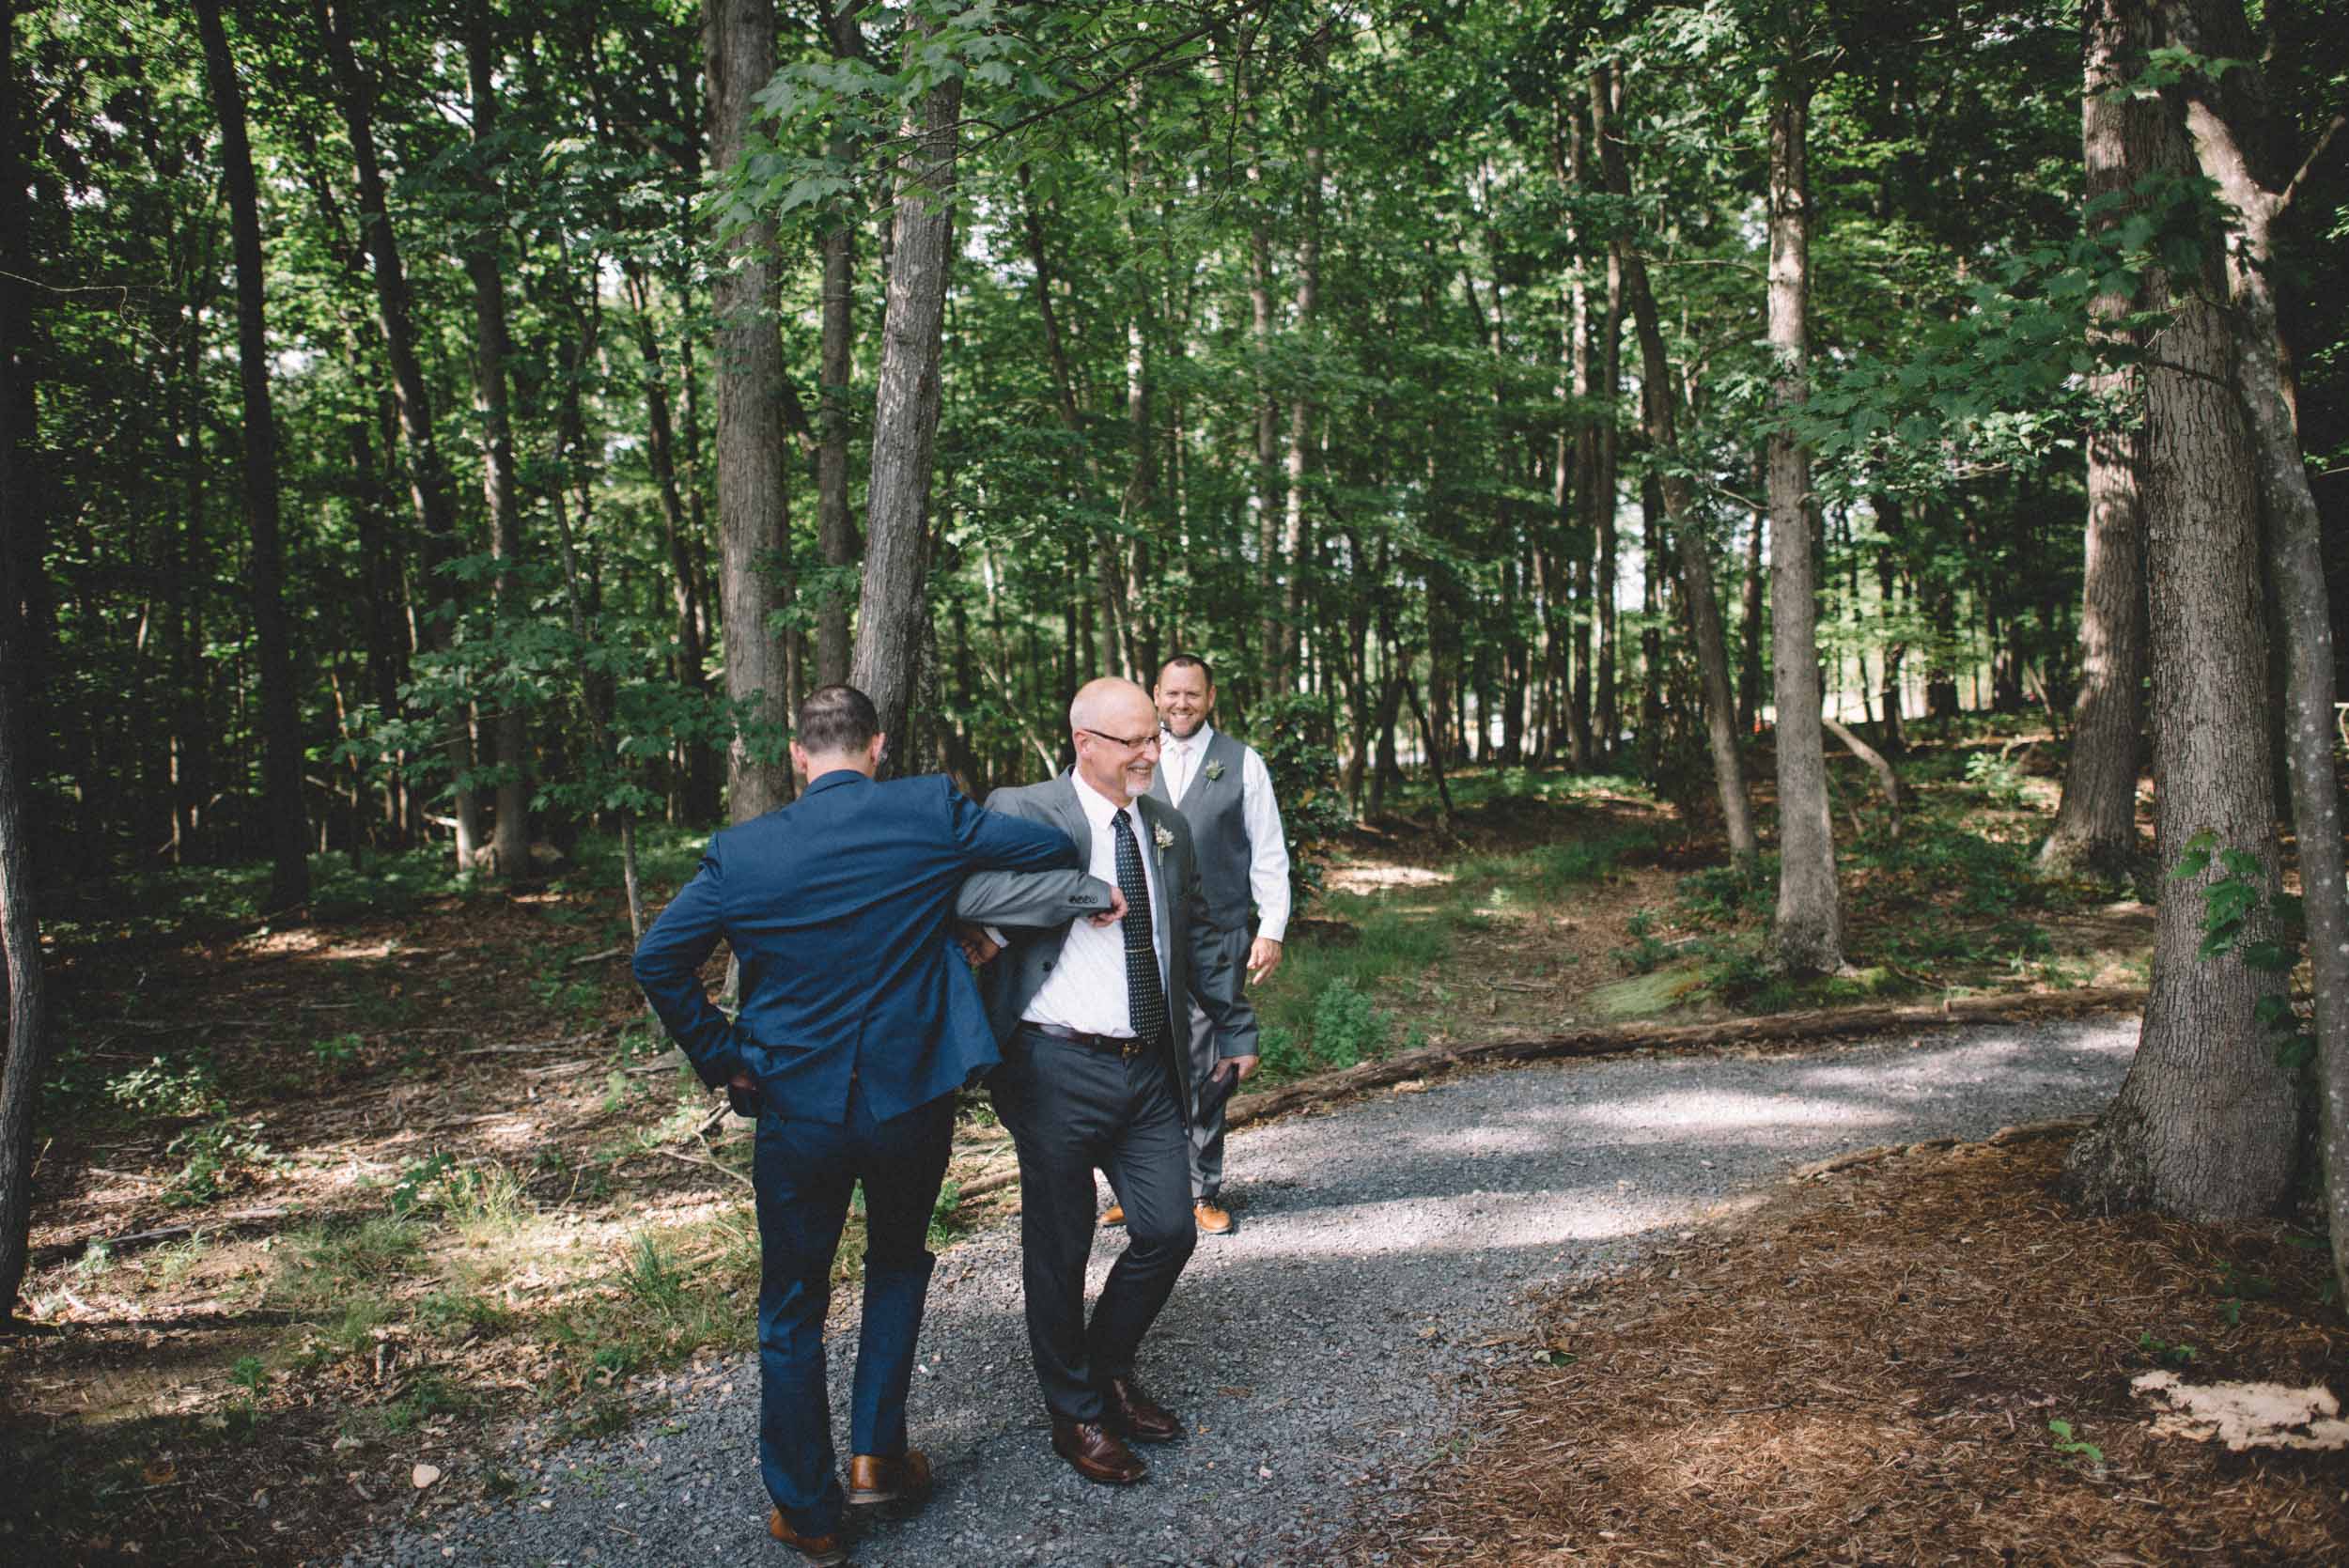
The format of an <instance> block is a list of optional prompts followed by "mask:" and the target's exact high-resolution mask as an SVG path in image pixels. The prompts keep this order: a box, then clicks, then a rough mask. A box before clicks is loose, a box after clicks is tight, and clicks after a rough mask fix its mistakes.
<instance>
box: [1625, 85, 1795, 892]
mask: <svg viewBox="0 0 2349 1568" xmlns="http://www.w3.org/2000/svg"><path fill="white" fill-rule="evenodd" d="M1612 77H1613V72H1612V71H1611V70H1608V69H1606V68H1601V69H1600V70H1596V71H1595V72H1593V73H1592V76H1591V126H1592V132H1593V134H1594V138H1595V140H1596V141H1597V143H1598V148H1599V165H1600V168H1601V170H1602V171H1603V172H1604V175H1605V178H1606V181H1607V189H1608V190H1609V191H1610V192H1611V193H1612V194H1614V195H1615V196H1616V197H1617V198H1619V199H1621V200H1624V201H1628V200H1629V199H1630V196H1631V171H1630V166H1629V164H1628V163H1627V161H1626V158H1625V156H1624V149H1623V144H1622V143H1621V142H1620V141H1618V140H1617V139H1616V137H1615V132H1614V116H1615V114H1616V112H1617V109H1616V103H1615V87H1614V85H1613V82H1612ZM1614 248H1615V254H1616V255H1617V256H1619V257H1620V258H1621V260H1622V263H1623V279H1624V297H1625V299H1626V302H1627V303H1629V304H1630V306H1631V319H1632V326H1633V329H1634V330H1635V331H1636V332H1637V333H1638V334H1639V339H1640V404H1641V416H1642V419H1643V422H1644V424H1645V426H1646V428H1647V438H1648V443H1649V445H1650V446H1651V447H1652V448H1653V449H1654V450H1655V451H1656V452H1657V453H1659V454H1669V453H1671V452H1672V451H1674V450H1675V449H1676V448H1677V447H1678V445H1679V441H1680V438H1679V429H1678V425H1679V415H1678V411H1677V410H1676V409H1675V407H1674V403H1673V397H1674V394H1673V392H1672V367H1671V365H1670V364H1669V363H1668V362H1667V361H1666V358H1665V354H1664V333H1663V328H1662V327H1661V326H1660V325H1659V324H1658V323H1657V314H1656V296H1655V293H1654V292H1653V291H1652V290H1651V289H1650V288H1649V287H1648V281H1647V262H1646V260H1645V258H1644V257H1642V256H1641V254H1640V251H1639V248H1638V246H1637V245H1635V244H1634V243H1633V242H1632V236H1631V235H1630V234H1629V233H1627V232H1618V233H1617V234H1616V236H1615V239H1614ZM1663 503H1664V512H1665V515H1666V516H1667V518H1668V519H1669V520H1670V521H1671V527H1672V534H1673V536H1674V537H1675V539H1676V540H1677V542H1678V544H1679V547H1680V577H1681V582H1682V585H1683V587H1684V588H1685V590H1686V592H1687V594H1688V623H1689V626H1690V629H1692V630H1693V631H1694V632H1695V634H1696V645H1697V646H1696V652H1697V669H1698V672H1699V674H1700V675H1702V677H1703V684H1704V708H1705V712H1704V728H1705V737H1706V740H1707V741H1708V743H1709V745H1710V748H1711V751H1712V753H1713V784H1714V787H1715V789H1716V790H1717V791H1718V792H1719V797H1720V802H1721V820H1722V824H1723V826H1724V827H1725V828H1726V829H1727V831H1728V834H1729V853H1730V858H1731V860H1733V861H1734V862H1735V863H1736V865H1737V867H1738V868H1739V869H1740V870H1741V871H1744V872H1746V873H1747V874H1749V875H1750V874H1751V873H1752V872H1753V871H1755V870H1756V869H1757V868H1758V867H1759V866H1760V864H1761V860H1762V846H1761V842H1760V841H1759V840H1758V839H1757V838H1756V837H1755V835H1754V831H1753V808H1752V806H1751V804H1750V802H1749V801H1748V800H1747V799H1746V774H1745V761H1744V759H1743V758H1742V757H1741V756H1740V755H1739V754H1738V751H1737V729H1736V713H1737V708H1736V698H1735V694H1734V693H1733V692H1732V691H1731V690H1730V684H1729V652H1728V647H1727V644H1725V643H1724V642H1723V640H1722V636H1721V609H1720V600H1719V596H1718V595H1717V594H1716V593H1715V591H1714V587H1713V563H1712V560H1711V558H1710V557H1709V556H1708V555H1707V553H1706V545H1705V539H1704V528H1703V522H1702V521H1701V520H1700V519H1699V518H1698V517H1697V515H1696V499H1695V496H1694V494H1693V493H1692V491H1691V489H1690V486H1689V482H1688V476H1687V475H1686V474H1682V473H1680V472H1678V470H1677V469H1672V470H1669V471H1668V472H1667V473H1666V474H1665V475H1664V477H1663ZM1650 570H1651V575H1653V568H1652V567H1651V568H1650ZM1652 663H1653V661H1652V660H1651V664H1652ZM1655 678H1656V677H1655V675H1654V673H1653V670H1652V669H1651V673H1650V675H1649V680H1650V683H1651V685H1652V684H1653V682H1654V680H1655ZM1651 730H1652V726H1651ZM1652 743H1653V741H1652V737H1642V744H1643V745H1645V744H1652Z"/></svg>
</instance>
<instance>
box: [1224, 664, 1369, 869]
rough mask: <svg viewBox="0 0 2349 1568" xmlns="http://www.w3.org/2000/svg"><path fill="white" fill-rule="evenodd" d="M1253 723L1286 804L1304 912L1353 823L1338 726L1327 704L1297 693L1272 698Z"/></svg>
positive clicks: (1285, 827)
mask: <svg viewBox="0 0 2349 1568" xmlns="http://www.w3.org/2000/svg"><path fill="white" fill-rule="evenodd" d="M1250 720H1251V723H1250V727H1251V729H1252V732H1253V734H1254V737H1255V741H1254V744H1255V747H1256V750H1257V751H1258V752H1259V753H1262V754H1263V756H1264V760H1265V768H1266V770H1267V771H1268V772H1269V773H1270V774H1271V775H1272V797H1273V799H1274V800H1277V801H1279V802H1280V805H1281V831H1282V834H1283V837H1285V838H1286V839H1287V840H1288V851H1289V893H1290V895H1291V898H1292V900H1293V902H1294V904H1295V907H1296V908H1298V909H1300V910H1301V909H1303V908H1305V907H1306V906H1307V905H1308V904H1310V903H1312V902H1313V900H1314V899H1315V897H1317V896H1318V895H1319V894H1320V893H1321V890H1322V887H1323V885H1324V884H1325V882H1326V881H1327V879H1328V870H1329V862H1330V851H1331V849H1332V847H1333V846H1334V845H1335V844H1336V841H1337V837H1338V835H1339V834H1340V833H1342V832H1344V831H1346V829H1348V828H1350V827H1352V826H1353V823H1354V814H1353V812H1352V811H1351V810H1350V809H1349V808H1348V807H1347V805H1346V794H1345V791H1344V790H1343V789H1342V788H1340V787H1339V784H1338V753H1337V747H1336V743H1335V741H1334V739H1333V737H1334V735H1335V733H1336V723H1335V721H1334V720H1333V719H1332V717H1331V715H1330V705H1329V704H1328V703H1326V702H1323V701H1322V700H1321V699H1319V698H1317V697H1309V696H1304V695H1301V694H1298V693H1289V694H1285V695H1282V696H1275V697H1268V698H1267V699H1266V700H1265V701H1264V702H1263V703H1261V704H1259V705H1258V706H1257V707H1256V708H1255V710H1254V712H1253V713H1252V715H1251V716H1250Z"/></svg>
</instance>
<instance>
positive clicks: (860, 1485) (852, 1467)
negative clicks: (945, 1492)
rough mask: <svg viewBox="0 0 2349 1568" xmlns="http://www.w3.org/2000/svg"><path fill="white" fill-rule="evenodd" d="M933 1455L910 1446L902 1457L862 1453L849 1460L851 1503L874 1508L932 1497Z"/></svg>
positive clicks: (855, 1505)
mask: <svg viewBox="0 0 2349 1568" xmlns="http://www.w3.org/2000/svg"><path fill="white" fill-rule="evenodd" d="M929 1495H930V1458H929V1455H928V1454H926V1453H924V1452H922V1451H921V1450H920V1449H908V1450H906V1452H905V1457H904V1458H902V1459H889V1458H884V1457H882V1456H881V1455H879V1454H877V1453H860V1454H858V1455H856V1456H855V1457H854V1458H852V1459H850V1460H849V1461H848V1506H849V1507H850V1508H870V1507H873V1506H874V1505H876V1504H879V1503H885V1502H902V1503H911V1504H913V1505H914V1506H916V1507H919V1506H920V1505H921V1504H923V1503H925V1502H926V1501H928V1500H929Z"/></svg>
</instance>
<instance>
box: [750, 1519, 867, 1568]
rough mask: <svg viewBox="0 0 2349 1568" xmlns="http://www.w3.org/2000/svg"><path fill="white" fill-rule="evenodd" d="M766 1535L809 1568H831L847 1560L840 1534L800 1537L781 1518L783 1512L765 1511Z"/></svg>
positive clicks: (829, 1533) (799, 1534) (830, 1533)
mask: <svg viewBox="0 0 2349 1568" xmlns="http://www.w3.org/2000/svg"><path fill="white" fill-rule="evenodd" d="M767 1533H768V1534H770V1535H771V1536H773V1537H774V1538H775V1539H776V1540H778V1541H780V1542H782V1543H783V1544H784V1545H786V1546H789V1547H791V1548H792V1549H793V1550H795V1551H797V1552H798V1553H799V1554H800V1557H801V1560H804V1561H806V1562H807V1563H808V1564H810V1568H832V1565H833V1564H834V1563H838V1562H846V1561H848V1547H846V1546H844V1545H841V1544H840V1532H839V1531H838V1530H836V1529H835V1530H832V1531H830V1532H828V1533H826V1534H823V1535H801V1533H800V1532H799V1531H798V1530H796V1529H792V1528H791V1524H790V1521H789V1520H787V1519H786V1518H785V1517H784V1516H783V1510H782V1509H780V1508H770V1509H769V1510H768V1511H767Z"/></svg>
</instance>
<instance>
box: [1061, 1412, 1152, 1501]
mask: <svg viewBox="0 0 2349 1568" xmlns="http://www.w3.org/2000/svg"><path fill="white" fill-rule="evenodd" d="M1052 1452H1054V1453H1057V1454H1059V1455H1060V1456H1061V1457H1062V1458H1063V1459H1066V1460H1067V1461H1068V1463H1069V1467H1071V1468H1072V1469H1074V1470H1075V1471H1076V1472H1077V1473H1078V1474H1079V1475H1081V1476H1082V1477H1084V1478H1085V1479H1086V1480H1087V1481H1097V1482H1099V1483H1101V1484H1102V1485H1104V1486H1131V1485H1132V1484H1133V1483H1135V1482H1137V1481H1140V1480H1141V1479H1142V1478H1143V1476H1145V1475H1147V1474H1149V1473H1150V1471H1149V1467H1147V1466H1145V1465H1144V1464H1143V1462H1142V1461H1141V1460H1139V1459H1137V1458H1135V1457H1134V1451H1133V1450H1131V1449H1129V1448H1128V1447H1127V1446H1126V1445H1125V1444H1124V1443H1122V1442H1120V1441H1118V1437H1117V1434H1116V1433H1114V1432H1112V1431H1111V1430H1110V1429H1109V1428H1108V1427H1106V1426H1104V1425H1102V1424H1101V1423H1100V1422H1099V1421H1066V1420H1064V1419H1063V1418H1061V1417H1059V1416H1054V1417H1053V1418H1052Z"/></svg>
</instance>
